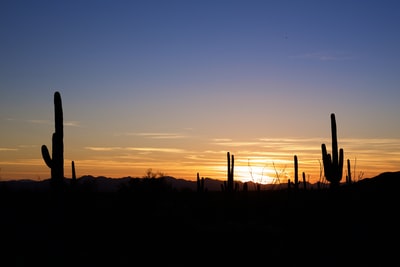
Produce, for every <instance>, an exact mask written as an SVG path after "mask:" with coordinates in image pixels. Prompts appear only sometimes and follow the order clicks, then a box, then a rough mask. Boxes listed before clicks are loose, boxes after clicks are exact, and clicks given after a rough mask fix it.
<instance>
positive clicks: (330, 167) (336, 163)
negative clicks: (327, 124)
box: [321, 113, 343, 188]
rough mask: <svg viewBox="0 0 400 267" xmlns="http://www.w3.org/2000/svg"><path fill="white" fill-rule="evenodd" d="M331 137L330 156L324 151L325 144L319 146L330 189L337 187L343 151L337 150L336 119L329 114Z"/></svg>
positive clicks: (340, 177) (340, 178)
mask: <svg viewBox="0 0 400 267" xmlns="http://www.w3.org/2000/svg"><path fill="white" fill-rule="evenodd" d="M331 135H332V156H331V154H329V153H328V152H327V151H326V146H325V144H322V145H321V149H322V161H323V163H324V174H325V178H326V180H327V181H328V182H330V186H331V188H334V187H338V186H339V184H340V181H341V180H342V174H343V149H342V148H341V149H340V150H338V143H337V134H336V119H335V114H334V113H331Z"/></svg>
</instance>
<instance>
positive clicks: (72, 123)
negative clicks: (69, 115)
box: [64, 121, 82, 127]
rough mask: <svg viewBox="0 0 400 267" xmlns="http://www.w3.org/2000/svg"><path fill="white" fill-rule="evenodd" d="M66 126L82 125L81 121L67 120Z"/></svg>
mask: <svg viewBox="0 0 400 267" xmlns="http://www.w3.org/2000/svg"><path fill="white" fill-rule="evenodd" d="M64 126H70V127H82V126H81V125H80V122H79V121H65V122H64Z"/></svg>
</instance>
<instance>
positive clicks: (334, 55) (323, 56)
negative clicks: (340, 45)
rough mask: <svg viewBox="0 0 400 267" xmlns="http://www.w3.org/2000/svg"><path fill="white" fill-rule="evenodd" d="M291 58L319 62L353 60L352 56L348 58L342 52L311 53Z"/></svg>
mask: <svg viewBox="0 0 400 267" xmlns="http://www.w3.org/2000/svg"><path fill="white" fill-rule="evenodd" d="M292 58H297V59H310V60H320V61H343V60H351V59H354V57H353V56H350V55H348V54H347V53H344V52H312V53H306V54H301V55H296V56H293V57H292Z"/></svg>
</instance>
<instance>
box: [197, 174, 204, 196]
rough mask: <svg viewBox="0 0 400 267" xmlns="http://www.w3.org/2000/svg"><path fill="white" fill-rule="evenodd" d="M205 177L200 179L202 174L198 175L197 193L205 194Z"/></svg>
mask: <svg viewBox="0 0 400 267" xmlns="http://www.w3.org/2000/svg"><path fill="white" fill-rule="evenodd" d="M204 191H205V188H204V177H201V178H200V174H199V173H197V192H204Z"/></svg>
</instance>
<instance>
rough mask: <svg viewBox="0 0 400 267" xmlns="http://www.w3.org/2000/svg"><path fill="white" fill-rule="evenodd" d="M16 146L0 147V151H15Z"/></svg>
mask: <svg viewBox="0 0 400 267" xmlns="http://www.w3.org/2000/svg"><path fill="white" fill-rule="evenodd" d="M17 150H18V148H10V147H0V151H17Z"/></svg>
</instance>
